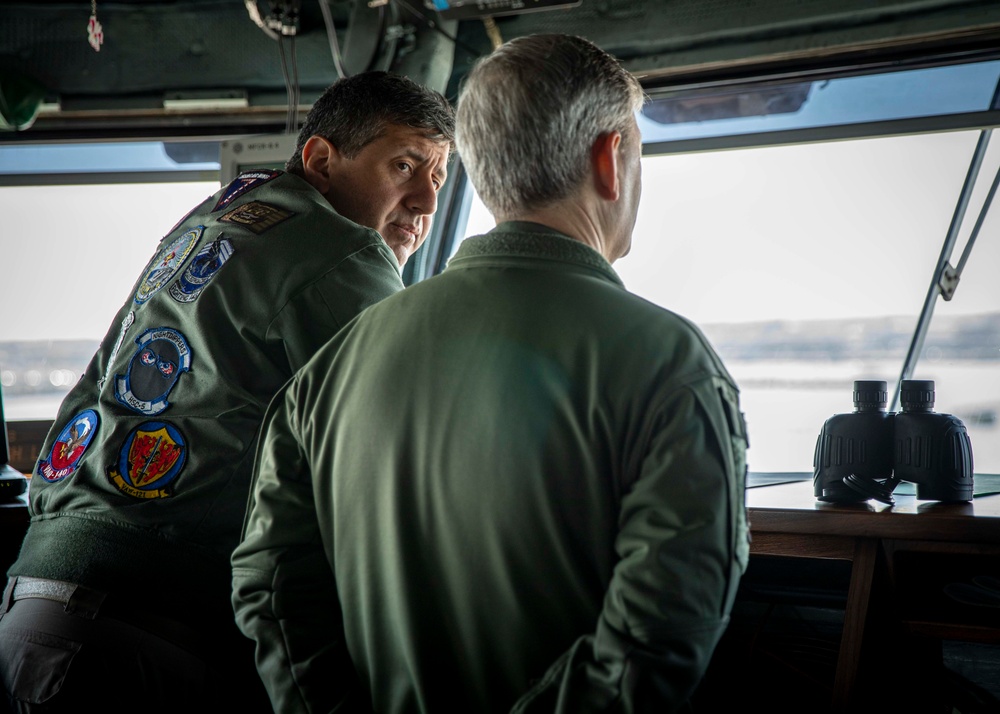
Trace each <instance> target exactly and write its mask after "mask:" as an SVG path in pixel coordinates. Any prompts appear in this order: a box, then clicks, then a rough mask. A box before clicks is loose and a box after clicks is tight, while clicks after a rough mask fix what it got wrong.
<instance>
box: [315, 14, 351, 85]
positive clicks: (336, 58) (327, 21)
mask: <svg viewBox="0 0 1000 714" xmlns="http://www.w3.org/2000/svg"><path fill="white" fill-rule="evenodd" d="M319 9H320V11H321V12H322V13H323V24H324V25H326V39H327V41H328V42H329V43H330V54H331V55H332V56H333V68H334V69H335V70H336V71H337V76H338V77H339V78H340V79H344V78H345V77H347V72H346V71H345V70H344V62H343V59H342V58H341V54H340V44H339V43H338V42H337V29H336V28H335V27H334V26H333V15H332V13H331V12H330V6H329V5H328V4H327V2H326V0H319Z"/></svg>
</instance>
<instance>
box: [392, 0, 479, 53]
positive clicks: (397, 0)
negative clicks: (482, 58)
mask: <svg viewBox="0 0 1000 714" xmlns="http://www.w3.org/2000/svg"><path fill="white" fill-rule="evenodd" d="M390 2H393V3H395V4H396V5H398V6H401V7H402V8H403V9H405V10H409V12H410V14H412V15H416V16H417V17H418V18H420V20H421V21H422V22H423V23H424V24H425V25H426V26H427V27H429V28H430V29H432V30H434V31H435V32H436V33H438V34H439V35H441V36H443V37H444V38H446V39H447V40H449V41H450V42H451V43H452V44H453V45H455V46H456V47H461V48H462V49H463V50H465V51H466V52H468V53H470V54H471V55H473V56H474V57H476V56H479V54H480V52H479V50H475V49H473V48H471V47H469V45H467V44H465V43H464V42H462V41H461V40H459V39H458V38H457V37H452V36H451V35H449V34H448V33H447V32H445V31H444V30H442V29H441V28H440V27H438V26H437V23H436V22H434V21H433V20H430V19H428V18H427V17H426V16H425V15H424V14H423V13H422V12H420V11H419V10H417V9H416V8H414V7H412V6H411V5H410V4H409V3H406V2H403V0H390Z"/></svg>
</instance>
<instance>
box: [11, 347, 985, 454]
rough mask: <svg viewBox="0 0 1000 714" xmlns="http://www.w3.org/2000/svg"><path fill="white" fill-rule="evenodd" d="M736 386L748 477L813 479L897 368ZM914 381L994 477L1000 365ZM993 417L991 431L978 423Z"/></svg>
mask: <svg viewBox="0 0 1000 714" xmlns="http://www.w3.org/2000/svg"><path fill="white" fill-rule="evenodd" d="M727 367H728V368H729V371H730V372H731V373H732V375H733V378H734V379H735V380H736V381H737V383H738V384H739V385H740V399H741V406H742V409H743V411H744V413H745V414H746V419H747V428H748V430H749V432H750V451H749V453H748V462H749V465H750V469H751V470H752V471H811V470H812V459H813V449H814V447H815V444H816V436H817V435H818V434H819V431H820V429H821V428H822V427H823V422H824V421H826V419H828V418H829V417H831V416H833V415H834V414H844V413H848V412H850V411H852V410H853V409H854V404H853V402H852V389H853V383H854V380H856V379H884V380H885V381H887V382H888V383H889V385H890V388H892V387H893V386H894V385H895V381H896V379H897V378H898V376H899V375H898V372H899V369H900V364H899V363H898V362H897V361H885V362H879V361H868V362H862V361H838V362H792V361H789V362H777V361H775V362H766V361H756V360H755V361H750V362H738V361H727ZM914 377H915V378H917V379H933V380H934V381H935V387H936V391H937V401H936V403H935V411H938V412H943V413H948V414H954V415H955V416H957V417H959V418H960V419H962V420H963V421H964V422H965V425H966V427H967V428H968V430H969V436H970V438H971V440H972V447H973V456H974V460H975V466H976V471H977V472H978V473H1000V362H996V361H971V360H970V361H966V362H963V363H949V364H945V363H934V362H932V361H929V362H926V363H921V364H920V366H919V368H918V370H917V373H916V374H915V375H914ZM61 401H62V396H61V395H58V394H55V395H52V396H46V397H38V396H30V397H19V396H17V395H5V399H4V404H5V408H6V412H7V415H8V418H9V419H11V420H15V419H51V418H52V417H53V415H54V414H55V413H56V410H57V409H58V407H59V403H60V402H61ZM982 414H987V415H988V414H993V415H994V421H993V422H992V423H983V422H981V421H980V422H977V420H976V418H977V415H982Z"/></svg>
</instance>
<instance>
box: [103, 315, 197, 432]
mask: <svg viewBox="0 0 1000 714" xmlns="http://www.w3.org/2000/svg"><path fill="white" fill-rule="evenodd" d="M135 341H136V344H138V345H139V349H137V350H136V352H135V354H134V355H132V359H130V360H129V363H128V369H127V370H126V371H125V374H119V375H117V376H116V377H115V399H117V400H118V401H119V402H121V403H122V404H124V405H125V406H127V407H128V408H129V409H132V410H134V411H137V412H139V413H140V414H145V415H147V416H153V415H155V414H159V413H160V412H162V411H163V410H164V409H166V408H167V407H169V406H170V402H168V401H167V395H168V394H170V390H171V389H173V388H174V385H175V384H177V380H178V379H180V376H181V374H183V373H184V372H187V371H188V370H190V369H191V348H190V347H188V343H187V340H186V339H184V335H182V334H181V333H180V332H178V331H177V330H171V329H170V328H169V327H154V328H153V329H151V330H146V331H145V332H143V333H142V334H141V335H139V337H137V338H136V340H135Z"/></svg>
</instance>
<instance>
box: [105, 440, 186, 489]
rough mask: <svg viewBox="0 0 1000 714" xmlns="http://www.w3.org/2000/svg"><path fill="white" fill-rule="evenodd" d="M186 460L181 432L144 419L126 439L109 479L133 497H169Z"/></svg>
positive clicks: (110, 467) (110, 471)
mask: <svg viewBox="0 0 1000 714" xmlns="http://www.w3.org/2000/svg"><path fill="white" fill-rule="evenodd" d="M185 461H187V444H186V443H185V440H184V437H183V436H182V435H181V432H180V431H179V430H178V429H177V427H175V426H174V425H172V424H168V423H167V422H163V421H147V422H143V423H142V424H140V425H139V426H137V427H136V428H135V429H133V430H132V431H131V432H129V435H128V436H127V437H126V438H125V443H123V444H122V448H121V451H120V452H119V453H118V463H117V464H116V465H115V466H109V467H108V469H107V473H108V480H109V481H110V482H111V483H112V485H114V487H115V488H117V489H118V490H119V491H121V492H122V493H124V494H125V495H127V496H132V497H133V498H142V499H147V498H167V497H169V496H172V495H173V481H174V480H175V479H176V478H177V475H178V474H180V472H181V469H183V468H184V462H185Z"/></svg>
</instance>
